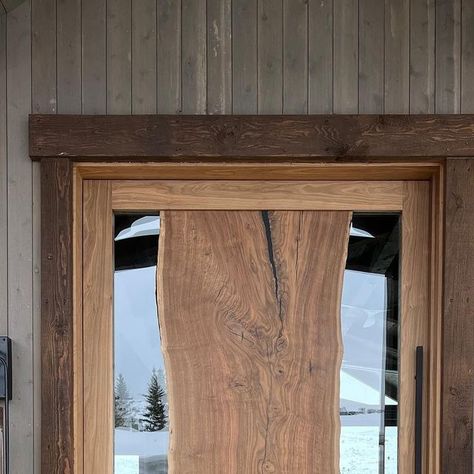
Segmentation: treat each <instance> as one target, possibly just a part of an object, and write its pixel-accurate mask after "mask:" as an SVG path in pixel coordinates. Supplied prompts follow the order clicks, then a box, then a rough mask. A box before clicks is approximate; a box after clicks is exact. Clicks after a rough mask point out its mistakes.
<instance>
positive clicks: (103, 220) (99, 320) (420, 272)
mask: <svg viewBox="0 0 474 474" xmlns="http://www.w3.org/2000/svg"><path fill="white" fill-rule="evenodd" d="M83 183H84V186H83V189H84V201H83V221H84V222H83V231H84V236H85V240H84V246H83V271H84V293H83V295H84V296H83V299H84V301H83V304H84V308H83V329H84V345H83V347H82V351H83V354H82V357H83V373H84V432H85V435H84V446H83V447H84V452H85V453H86V454H85V456H84V462H85V464H84V473H87V474H96V473H97V474H99V473H100V474H110V473H111V472H112V470H111V469H112V465H113V375H112V370H111V369H112V362H113V352H112V346H113V332H112V316H111V315H112V286H113V271H112V270H113V261H112V214H113V211H115V210H116V211H121V210H137V211H138V210H144V211H150V210H153V211H156V210H162V209H166V206H169V205H170V201H169V200H167V197H166V196H162V197H160V198H157V196H156V195H153V186H154V184H151V183H150V182H148V183H147V182H142V181H118V180H116V181H107V180H85V181H84V182H83ZM325 183H327V182H325ZM347 183H348V182H346V184H347ZM384 183H386V182H384ZM390 183H392V184H393V183H394V182H393V181H391V182H390ZM122 184H123V186H124V187H122ZM143 184H145V185H147V188H148V191H147V195H148V196H149V201H147V202H148V205H146V206H145V207H144V208H143V209H142V208H139V207H138V206H137V204H136V191H138V192H139V190H140V187H141V186H142V185H143ZM253 184H256V183H255V182H253ZM280 184H281V183H280ZM300 184H301V183H300ZM313 184H324V183H319V182H316V183H313ZM349 184H352V183H351V182H349ZM395 185H396V186H397V188H396V189H398V190H399V195H398V197H397V198H396V202H399V203H400V204H397V207H399V208H400V209H399V210H401V211H402V215H403V219H402V229H403V230H402V276H401V278H402V282H401V284H402V295H401V296H402V300H401V308H402V309H401V311H402V314H401V319H402V329H401V335H400V338H401V339H400V341H401V342H400V347H401V348H402V349H403V347H406V346H408V345H410V346H411V345H413V346H414V345H416V344H422V345H424V347H425V354H426V358H427V359H428V360H427V362H426V365H425V372H427V373H426V377H427V378H426V380H425V382H426V383H425V393H426V400H425V404H426V406H425V430H424V433H425V436H426V440H427V442H426V445H425V453H424V455H425V463H424V470H425V472H429V473H430V474H432V473H433V474H436V473H437V472H439V462H438V457H439V451H438V449H437V446H438V445H439V394H438V393H437V392H436V390H438V389H439V374H438V371H437V368H438V367H439V353H438V352H439V346H438V343H437V342H436V341H438V340H439V334H438V333H437V331H438V329H439V321H438V317H439V302H438V303H436V302H433V295H432V296H431V299H430V298H429V296H428V300H427V299H426V298H425V297H422V298H420V296H419V295H420V293H419V291H423V292H426V294H428V295H429V291H430V288H432V291H436V282H435V283H433V272H434V271H435V270H436V268H433V265H436V260H435V259H433V257H432V256H431V255H430V250H433V248H434V246H435V245H434V244H433V242H432V241H431V234H432V231H433V226H434V225H435V224H434V220H432V219H431V218H430V215H434V214H435V213H432V209H431V204H430V199H432V193H431V192H430V184H429V182H403V183H400V182H395ZM125 189H127V193H128V194H127V193H125V192H124V190H125ZM346 189H347V188H346ZM392 189H393V188H392ZM333 191H334V192H333V193H332V196H331V199H332V201H333V207H334V208H336V209H337V208H338V207H339V208H344V207H345V206H347V205H348V204H347V203H348V202H349V201H350V193H349V192H348V193H346V194H345V195H344V196H343V197H342V200H343V201H344V202H345V204H343V205H342V206H341V205H340V204H338V193H337V192H336V191H337V188H336V187H335V186H334V187H333ZM116 193H117V194H116ZM117 196H120V198H117ZM358 196H359V197H358V198H357V199H359V198H360V195H358ZM372 198H373V196H372V195H368V196H367V199H368V200H370V201H371V203H370V205H368V204H367V205H366V206H367V208H369V207H370V210H372V211H386V210H387V208H386V207H385V202H386V200H384V199H383V200H382V201H378V200H377V199H372ZM147 199H148V198H147ZM160 199H163V201H160ZM189 199H190V200H192V199H193V197H192V196H189ZM295 199H296V196H295ZM352 202H354V201H352ZM117 203H119V204H117ZM150 204H152V206H151V205H150ZM228 204H229V203H228ZM140 205H141V204H140ZM208 205H209V204H208ZM319 205H321V203H320V204H319ZM326 205H327V204H326V203H325V202H323V203H322V206H326ZM233 206H236V208H237V209H239V208H240V207H239V206H238V205H237V204H236V203H235V202H234V203H233ZM267 206H268V203H267ZM189 207H190V208H194V207H195V205H190V206H189ZM209 207H211V208H212V206H210V205H209ZM255 207H258V206H255V205H254V209H255ZM260 207H262V205H260ZM269 207H270V208H271V207H272V206H269ZM168 208H169V207H168ZM353 208H354V206H353ZM228 209H232V206H229V207H228ZM313 209H320V208H319V207H318V202H317V201H315V203H314V207H313ZM323 209H325V207H323ZM356 210H359V209H356ZM389 210H394V209H393V204H392V206H390V208H389ZM430 213H432V214H430ZM436 213H439V209H437V210H436ZM87 239H89V240H87ZM410 242H412V243H413V249H416V250H414V251H413V252H412V253H411V255H410V252H407V251H406V249H405V250H404V245H405V246H406V245H407V243H408V245H410ZM438 247H439V245H438ZM438 250H439V249H438ZM430 259H433V261H430ZM410 261H412V262H414V263H413V264H411V265H408V264H407V262H410ZM433 262H434V263H433ZM430 265H431V267H430ZM414 270H416V271H414ZM438 270H439V269H438ZM438 270H436V271H438ZM98 275H99V276H98ZM100 275H102V276H100ZM97 278H99V279H100V278H103V281H102V284H101V285H102V288H101V289H99V288H93V286H94V285H91V282H96V283H97ZM426 288H428V290H426ZM433 288H434V289H433ZM433 308H435V309H436V311H435V310H434V309H433ZM430 318H434V320H430ZM89 319H91V321H89ZM99 334H100V338H99ZM94 341H95V342H94ZM91 344H96V345H97V348H96V351H97V352H96V353H95V354H93V353H92V352H91V348H90V345H91ZM403 357H406V354H404V356H403ZM403 357H402V359H401V367H400V369H401V371H400V376H401V380H400V384H401V390H402V391H403V390H405V389H404V388H403V387H407V390H406V393H405V394H402V395H401V397H402V398H404V399H405V400H406V405H405V408H404V409H402V410H401V413H400V417H401V419H400V431H401V430H405V429H406V431H407V434H408V436H400V443H399V472H400V473H403V474H409V473H412V472H413V465H414V461H413V436H414V435H413V428H414V420H413V410H414V398H413V397H412V395H413V392H412V390H413V389H412V387H413V375H414V373H413V370H414V364H413V363H412V362H413V361H410V357H414V354H413V356H409V358H407V359H406V360H403ZM429 368H431V370H428V369H429ZM97 380H100V382H99V383H97ZM96 385H100V386H96ZM430 390H431V391H430ZM428 401H429V403H428ZM402 403H403V402H402ZM403 427H404V428H403ZM94 453H95V455H94ZM99 453H100V454H99ZM87 463H96V465H97V466H98V467H97V468H96V467H95V466H94V464H90V465H87ZM90 466H92V467H90Z"/></svg>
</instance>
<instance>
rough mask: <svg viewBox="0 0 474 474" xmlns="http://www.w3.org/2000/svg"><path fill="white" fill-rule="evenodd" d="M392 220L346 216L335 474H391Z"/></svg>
mask: <svg viewBox="0 0 474 474" xmlns="http://www.w3.org/2000/svg"><path fill="white" fill-rule="evenodd" d="M399 224H400V216H399V215H398V214H360V213H354V215H353V218H352V224H351V230H350V237H349V246H348V255H347V262H346V269H345V272H344V285H343V292H342V307H341V320H342V340H343V347H344V352H343V357H342V365H341V385H340V420H341V438H340V443H341V444H340V457H341V462H340V468H341V472H342V473H348V474H349V473H353V474H362V473H374V474H375V473H378V474H382V473H386V474H396V473H397V472H398V471H397V451H398V450H397V447H398V440H397V437H398V429H397V427H398V357H399V307H400V304H399V299H400V298H399V266H400V225H399Z"/></svg>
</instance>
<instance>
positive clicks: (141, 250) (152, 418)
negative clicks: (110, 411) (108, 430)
mask: <svg viewBox="0 0 474 474" xmlns="http://www.w3.org/2000/svg"><path fill="white" fill-rule="evenodd" d="M159 231H160V217H159V216H158V215H156V216H150V215H137V214H117V215H116V216H115V237H114V262H115V268H114V417H115V422H114V426H115V435H114V442H115V443H114V444H115V448H114V465H115V473H116V474H146V473H153V474H163V473H166V472H168V469H167V453H168V444H169V424H168V398H167V387H166V376H165V366H164V361H163V354H162V352H161V340H160V328H159V324H158V314H157V305H156V259H157V255H158V239H159Z"/></svg>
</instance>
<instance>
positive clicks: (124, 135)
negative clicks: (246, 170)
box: [30, 115, 474, 161]
mask: <svg viewBox="0 0 474 474" xmlns="http://www.w3.org/2000/svg"><path fill="white" fill-rule="evenodd" d="M30 156H31V158H32V159H34V160H38V159H41V158H43V157H66V158H72V159H75V160H100V161H107V160H110V161H116V160H117V159H136V160H142V161H143V160H144V159H146V160H153V159H156V160H160V159H166V158H225V157H228V158H325V157H327V158H331V157H335V158H338V157H354V158H357V157H363V158H364V159H367V158H394V157H397V158H403V157H420V158H425V157H445V156H450V157H464V156H474V115H307V116H282V115H280V116H265V115H259V116H255V115H247V116H239V115H233V116H229V115H221V116H217V115H191V116H189V115H188V116H186V115H31V116H30Z"/></svg>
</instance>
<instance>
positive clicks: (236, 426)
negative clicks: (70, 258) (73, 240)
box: [78, 180, 437, 474]
mask: <svg viewBox="0 0 474 474" xmlns="http://www.w3.org/2000/svg"><path fill="white" fill-rule="evenodd" d="M82 203H83V213H82V220H83V222H82V239H83V246H82V258H81V261H82V282H83V299H82V323H81V325H80V328H81V334H80V337H79V338H78V341H79V342H78V344H79V346H80V347H81V349H82V350H81V351H80V353H81V357H82V359H81V361H80V367H81V370H82V374H83V377H82V385H81V388H80V390H79V391H78V393H79V397H80V399H81V400H82V415H81V417H80V418H79V420H78V422H79V425H80V426H81V427H82V430H80V431H81V433H82V436H83V439H82V446H83V458H81V459H82V463H83V465H82V466H81V469H83V472H85V473H91V474H96V473H97V474H99V473H100V474H102V473H105V474H111V473H112V472H115V473H116V474H128V473H133V474H143V473H148V472H154V473H156V472H159V473H161V472H170V473H175V474H185V473H189V474H200V473H202V474H204V473H206V474H211V473H229V474H232V473H243V474H246V473H295V474H296V473H298V474H299V473H308V474H309V473H311V474H313V473H320V474H330V473H339V472H351V473H354V474H358V472H360V473H362V472H374V473H376V472H377V473H385V472H386V473H395V472H400V473H403V474H405V473H408V474H409V473H415V462H416V461H417V462H420V458H419V457H417V456H416V447H419V449H420V453H421V462H422V465H423V469H424V471H423V472H434V471H429V469H430V467H429V466H432V465H433V463H434V462H435V459H436V435H435V434H430V433H436V429H437V425H436V423H437V378H436V377H437V374H436V372H435V371H434V370H433V368H434V367H435V365H436V364H435V360H436V355H435V352H434V351H435V350H437V348H436V347H435V346H434V344H433V337H432V331H433V329H432V322H431V321H430V312H431V303H430V248H431V247H430V246H431V242H430V232H431V229H430V186H429V184H428V183H426V182H423V181H419V182H400V181H372V182H369V181H367V182H363V181H359V182H350V181H340V182H338V181H324V182H301V181H300V182H291V181H287V182H267V181H262V182H257V181H253V182H252V181H218V180H217V181H202V182H201V181H166V180H161V181H159V180H149V181H123V180H116V181H107V180H86V181H84V186H83V189H82ZM142 216H145V217H142ZM153 216H154V217H153ZM119 218H120V219H121V221H120V222H127V223H129V224H130V225H129V227H127V225H128V224H120V226H118V224H117V222H118V220H117V219H119ZM140 219H141V220H140ZM147 219H148V220H147ZM154 221H157V222H159V224H158V226H157V227H156V229H154V230H152V231H150V230H148V231H145V230H139V227H140V226H144V227H143V228H146V226H147V225H149V224H150V222H154ZM137 223H138V224H137ZM134 226H135V227H134ZM118 227H120V229H119V228H118ZM122 228H124V229H125V231H123V230H122ZM119 231H120V232H122V233H119ZM123 232H125V234H123ZM127 232H128V234H127ZM146 232H148V234H147V233H146ZM144 235H146V237H147V239H148V240H147V241H146V242H148V243H149V242H152V241H154V242H156V249H157V251H156V253H155V251H152V252H150V251H148V250H145V251H144V250H143V248H140V245H145V243H144V242H145V240H142V241H138V240H135V241H133V238H135V239H137V237H139V236H141V237H143V236H144ZM129 236H132V239H129V241H128V242H127V243H126V245H122V244H123V243H124V242H125V240H124V239H126V238H128V237H129ZM117 239H118V240H117ZM114 241H115V254H114ZM119 241H120V242H121V247H120V248H119V247H118V244H117V242H119ZM140 242H142V244H140ZM146 245H148V244H146ZM150 248H155V247H150ZM137 255H140V257H137ZM139 258H142V259H144V260H143V261H145V260H146V262H148V263H147V265H149V266H150V265H151V266H153V268H154V267H155V266H156V272H155V273H154V274H153V275H156V279H155V276H154V282H155V283H156V284H155V286H154V290H155V291H156V303H157V317H158V319H159V325H158V327H157V331H159V341H158V342H157V343H158V344H159V345H160V349H161V352H162V354H163V360H164V368H165V370H164V371H165V372H166V382H164V379H163V380H158V378H155V379H154V380H155V382H156V383H157V384H158V385H159V383H161V384H162V385H163V387H164V386H165V385H166V394H165V395H164V393H161V395H156V394H158V392H157V391H156V392H155V395H156V400H161V402H157V403H156V404H155V405H153V404H151V405H150V403H152V402H150V397H151V395H150V394H153V390H152V388H153V387H152V384H151V385H149V389H150V390H151V391H149V392H147V393H145V394H144V398H143V400H144V401H143V404H141V403H142V402H140V401H137V399H136V397H137V396H138V395H137V396H135V395H133V394H131V392H132V391H133V390H134V388H133V387H130V386H129V387H128V388H127V390H126V391H124V390H125V389H124V384H125V379H124V378H123V377H122V374H120V377H122V379H120V380H119V383H121V384H122V386H121V388H120V389H118V388H117V376H118V374H117V367H119V366H121V364H123V361H120V360H119V359H118V356H117V351H118V347H119V346H120V344H121V342H120V341H119V340H118V339H117V337H118V336H117V331H118V328H119V323H118V322H117V318H118V317H122V316H119V313H120V314H121V312H122V308H120V307H118V306H117V298H118V295H117V293H118V292H119V291H126V290H120V289H119V286H118V285H119V283H118V281H119V280H118V279H117V278H118V277H117V271H125V270H131V269H134V270H136V269H138V268H139V267H140V265H138V264H137V261H138V260H137V259H139ZM118 259H119V260H120V262H119V263H118ZM134 259H135V260H134ZM141 266H145V265H141ZM114 267H115V273H116V275H115V276H114ZM122 276H123V274H122ZM361 278H362V279H363V280H361ZM120 288H121V287H120ZM137 291H139V290H137ZM366 293H367V294H366ZM374 295H375V296H374ZM377 295H378V296H377ZM153 296H154V295H153ZM114 302H115V306H114ZM357 302H360V304H359V303H357ZM138 304H139V303H136V304H135V307H136V306H137V305H138ZM114 307H115V311H114ZM133 311H134V309H133V308H131V309H130V314H132V313H133ZM120 324H121V323H120ZM129 328H130V333H132V332H133V330H135V329H136V327H132V326H130V327H129ZM377 338H378V339H377ZM129 340H130V337H129ZM114 341H115V345H114ZM134 344H137V345H138V346H142V347H143V346H145V345H146V342H145V341H138V342H137V341H135V342H134ZM417 346H421V347H423V349H424V353H425V355H426V356H425V362H424V367H425V371H424V372H425V375H424V379H423V380H424V382H425V383H424V391H423V395H422V397H423V398H422V403H421V405H420V404H418V406H417V405H416V397H415V370H416V367H415V353H416V347H417ZM130 357H131V356H130ZM373 360H376V361H377V362H376V364H375V365H374V364H373V363H372V362H371V361H373ZM377 364H378V365H377ZM114 365H115V373H114ZM124 366H125V365H124ZM158 382H159V383H158ZM163 387H161V388H163ZM120 390H121V392H120V393H118V391H120ZM137 390H138V389H137ZM124 393H127V397H128V398H127V397H125V396H124V395H123V394H124ZM137 393H138V391H137ZM121 397H122V398H124V397H125V398H126V400H125V401H124V400H122V399H121ZM160 397H161V398H160ZM377 397H378V398H377ZM152 398H153V397H151V399H152ZM152 401H153V400H152ZM147 403H148V405H147ZM160 403H162V404H161V405H160ZM150 406H152V407H153V406H154V407H155V409H156V410H155V411H156V412H155V413H154V414H155V415H156V416H155V418H154V420H155V425H153V423H152V422H151V421H150V420H151V418H153V417H152V416H151V415H150ZM160 407H162V408H163V413H164V414H165V417H166V420H167V421H166V428H163V426H164V425H163V426H161V425H160V424H159V423H160V421H159V420H160V414H159V413H158V412H160V410H161V408H160ZM421 409H422V410H423V418H422V422H421V432H422V434H423V435H422V438H419V437H417V436H416V429H415V420H416V417H417V415H418V413H419V410H421ZM133 410H135V412H133ZM152 411H153V410H152ZM132 412H133V413H135V414H133V413H132ZM138 412H140V413H141V414H140V413H138ZM137 413H138V414H137ZM160 413H161V412H160ZM152 414H153V413H152ZM125 415H126V416H128V417H129V419H130V420H131V421H125V417H126V416H125ZM118 417H121V418H124V420H121V421H120V423H119V424H118V425H117V419H118ZM374 420H375V421H374ZM392 428H393V429H392ZM114 430H115V437H114ZM165 432H166V433H168V435H167V436H168V437H169V447H168V448H167V452H166V456H165V458H166V459H165V460H163V459H161V458H160V459H158V458H159V457H160V456H158V454H157V455H156V456H153V455H152V454H153V453H151V454H150V453H148V454H143V453H145V451H146V449H145V447H144V445H145V444H147V443H148V442H150V443H151V441H150V440H158V439H162V438H163V437H164V433H165ZM374 433H375V437H374ZM133 438H135V439H137V440H141V441H140V443H143V444H142V445H141V446H139V447H137V448H136V449H137V453H138V454H136V455H134V453H133V452H132V451H133V449H134V448H132V447H130V448H129V449H130V450H131V451H130V454H128V452H127V451H126V449H128V448H124V447H123V443H124V441H123V440H124V439H127V440H131V439H133ZM114 440H115V442H114ZM153 442H155V441H153ZM361 443H362V444H361ZM363 443H367V446H365V447H364V446H363ZM420 443H421V444H420ZM130 446H131V445H130ZM120 449H121V450H122V451H120V452H119V450H120ZM157 449H158V448H157ZM140 453H142V454H140ZM363 456H365V457H367V458H369V457H371V456H372V458H373V459H372V458H371V460H370V462H372V464H370V463H369V464H367V463H368V462H369V461H368V460H365V461H364V462H366V464H364V462H362V461H360V462H359V464H358V463H357V458H358V457H363ZM119 458H120V462H121V463H122V464H119V463H118V459H119ZM147 463H148V464H147ZM153 463H155V464H153ZM368 465H369V466H370V467H369V469H372V470H370V471H366V470H364V469H366V467H367V466H368ZM114 466H115V468H114ZM127 466H128V467H127ZM147 466H148V467H147ZM151 466H153V467H151ZM114 469H115V471H114ZM127 469H128V470H127ZM152 469H154V470H152ZM357 469H359V470H357Z"/></svg>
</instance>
